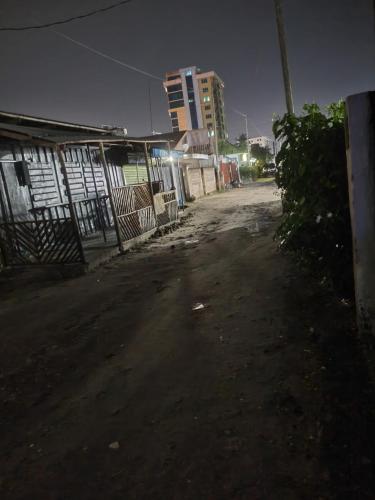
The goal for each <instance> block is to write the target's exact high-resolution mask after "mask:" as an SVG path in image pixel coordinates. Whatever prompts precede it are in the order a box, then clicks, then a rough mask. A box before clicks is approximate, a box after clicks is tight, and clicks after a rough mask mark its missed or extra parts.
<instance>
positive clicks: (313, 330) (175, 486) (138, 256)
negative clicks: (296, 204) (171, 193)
mask: <svg viewBox="0 0 375 500" xmlns="http://www.w3.org/2000/svg"><path fill="white" fill-rule="evenodd" d="M279 213H280V202H279V200H278V198H277V196H276V195H275V186H274V185H270V184H269V185H257V186H254V187H251V188H247V189H237V190H232V191H230V192H228V193H225V194H220V195H219V194H218V195H215V196H212V197H208V198H206V199H204V200H201V201H199V202H197V203H196V204H195V205H194V207H193V210H192V215H191V216H190V217H189V218H187V220H186V221H185V224H184V225H183V226H182V227H180V228H179V229H178V230H177V231H175V232H174V233H171V234H168V235H165V236H163V237H161V238H159V239H153V240H151V241H150V242H149V243H147V244H146V245H144V246H143V247H142V248H141V249H140V250H138V251H135V252H131V253H129V254H127V255H125V256H121V257H119V258H116V259H113V260H112V261H111V262H110V263H109V264H107V265H105V266H104V267H102V268H100V269H99V270H98V271H96V272H94V273H91V274H89V275H86V276H84V277H81V278H77V279H71V280H67V281H60V282H58V283H56V284H44V285H43V286H41V285H40V284H39V285H37V284H32V285H28V286H25V287H24V289H23V290H19V289H18V290H17V289H14V288H13V289H12V287H11V286H9V285H6V286H5V285H3V290H1V289H0V294H1V298H2V301H1V311H0V321H1V332H0V333H1V353H0V362H1V365H0V400H1V412H0V419H1V420H0V423H1V436H0V445H1V447H0V449H1V458H0V460H1V464H0V465H1V466H0V498H1V499H2V500H8V499H25V500H26V499H36V500H45V499H46V500H47V499H48V500H50V499H51V500H52V499H53V500H96V499H101V500H102V499H122V500H124V499H126V500H127V499H137V500H138V499H153V500H159V499H160V500H169V499H176V500H178V499H189V500H190V499H191V500H198V499H199V500H200V499H202V500H209V499H212V500H217V499H249V500H258V499H262V500H263V499H264V500H289V499H291V500H303V499H309V500H310V499H314V500H318V499H326V500H328V499H336V498H337V499H338V500H346V499H367V498H369V499H373V498H375V492H374V491H375V490H374V489H373V486H374V484H373V469H374V463H375V462H374V459H375V457H374V446H373V442H374V433H373V423H374V414H373V408H374V399H373V393H372V390H371V389H370V386H369V383H368V378H367V376H368V374H367V373H366V369H365V363H364V362H363V359H362V356H361V354H360V351H359V350H358V346H357V343H356V341H355V338H354V335H353V329H352V320H353V313H352V310H351V307H350V306H348V305H346V304H343V303H341V302H340V301H339V300H338V299H335V298H333V297H331V296H330V295H329V294H328V293H327V292H323V291H322V289H321V288H320V287H319V286H318V285H317V284H315V283H314V281H313V280H312V278H310V277H309V276H306V275H304V274H303V273H302V272H301V271H298V270H297V269H296V268H295V266H294V263H293V260H292V259H291V258H289V257H287V256H284V255H282V254H280V253H279V252H278V251H277V248H276V244H275V242H274V241H273V234H274V229H275V224H276V223H277V218H278V216H279ZM196 304H203V306H204V308H203V309H202V308H201V309H198V310H192V309H193V307H194V305H196Z"/></svg>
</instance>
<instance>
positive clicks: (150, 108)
mask: <svg viewBox="0 0 375 500" xmlns="http://www.w3.org/2000/svg"><path fill="white" fill-rule="evenodd" d="M148 106H149V111H150V128H151V134H152V135H154V124H153V120H152V98H151V80H150V79H149V80H148Z"/></svg>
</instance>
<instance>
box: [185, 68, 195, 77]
mask: <svg viewBox="0 0 375 500" xmlns="http://www.w3.org/2000/svg"><path fill="white" fill-rule="evenodd" d="M192 74H193V72H192V71H191V70H190V69H189V70H188V71H186V73H185V75H186V76H191V75H192Z"/></svg>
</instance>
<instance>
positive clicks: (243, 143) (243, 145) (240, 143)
mask: <svg viewBox="0 0 375 500" xmlns="http://www.w3.org/2000/svg"><path fill="white" fill-rule="evenodd" d="M236 144H237V147H238V148H239V151H240V153H246V151H247V136H246V134H240V135H239V136H238V137H237V139H236Z"/></svg>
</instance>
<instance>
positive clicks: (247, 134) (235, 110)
mask: <svg viewBox="0 0 375 500" xmlns="http://www.w3.org/2000/svg"><path fill="white" fill-rule="evenodd" d="M374 1H375V0H374ZM232 109H233V111H234V112H235V113H237V114H238V115H240V116H242V118H245V131H246V149H247V162H248V164H249V166H250V157H251V149H250V142H249V126H248V123H247V114H246V113H242V112H241V111H238V109H234V108H232Z"/></svg>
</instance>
